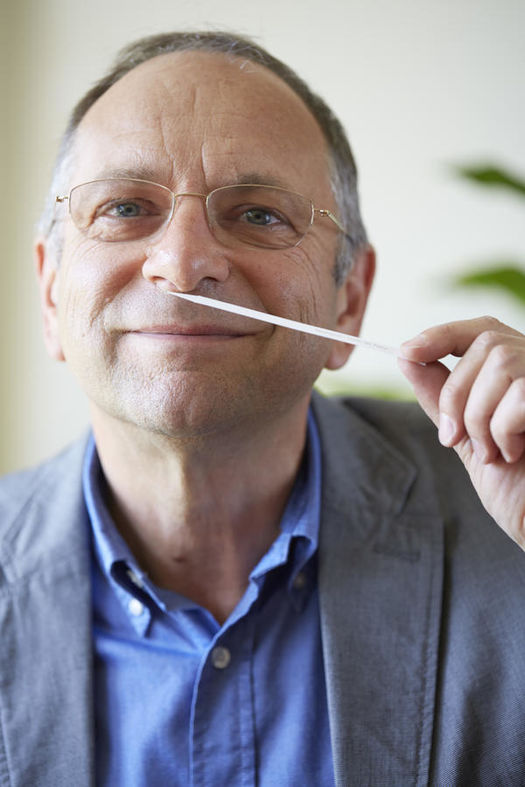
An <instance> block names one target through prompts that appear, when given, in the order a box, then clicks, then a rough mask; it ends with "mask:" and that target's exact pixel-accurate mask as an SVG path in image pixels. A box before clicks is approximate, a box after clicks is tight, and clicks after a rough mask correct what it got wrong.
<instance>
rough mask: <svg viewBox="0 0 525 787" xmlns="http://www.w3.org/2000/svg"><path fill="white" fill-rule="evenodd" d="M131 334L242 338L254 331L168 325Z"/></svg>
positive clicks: (220, 326) (142, 329) (205, 326)
mask: <svg viewBox="0 0 525 787" xmlns="http://www.w3.org/2000/svg"><path fill="white" fill-rule="evenodd" d="M131 333H160V334H173V335H174V336H244V335H246V334H251V333H255V331H253V330H251V331H248V330H245V329H239V328H234V327H232V326H227V325H210V324H199V325H178V324H173V323H170V324H161V325H148V326H141V327H140V328H136V329H134V330H133V331H131Z"/></svg>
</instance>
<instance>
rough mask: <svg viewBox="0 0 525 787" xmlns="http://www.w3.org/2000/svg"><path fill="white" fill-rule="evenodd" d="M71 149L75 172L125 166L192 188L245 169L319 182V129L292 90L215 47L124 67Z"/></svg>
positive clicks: (323, 169) (322, 151)
mask: <svg viewBox="0 0 525 787" xmlns="http://www.w3.org/2000/svg"><path fill="white" fill-rule="evenodd" d="M74 150H75V157H74V158H75V162H76V166H75V177H76V178H77V181H76V182H79V180H78V179H79V178H82V179H88V180H89V179H93V178H97V177H104V176H108V175H111V174H113V173H121V172H130V173H132V174H137V175H138V176H143V177H149V178H151V179H155V180H160V181H161V182H163V183H166V185H170V186H176V187H179V186H181V185H182V184H183V182H185V181H187V182H189V181H191V182H192V188H196V187H197V185H198V184H197V183H196V182H195V181H196V180H199V181H200V185H199V188H200V187H202V186H204V185H206V186H208V187H211V188H213V187H216V186H218V185H223V184H224V183H225V182H233V181H235V180H238V179H239V178H245V177H246V175H248V174H252V173H253V174H254V176H255V175H257V176H258V177H260V178H262V179H266V180H267V182H275V183H276V184H278V185H284V186H287V187H289V188H293V189H295V190H298V191H303V192H304V190H305V189H306V191H307V193H310V192H312V189H313V190H314V191H316V192H317V193H319V191H322V192H323V193H324V192H325V191H326V186H327V184H328V154H327V148H326V143H325V139H324V136H323V134H322V131H321V129H320V127H319V126H318V124H317V121H316V120H315V118H314V117H313V115H312V114H311V113H310V111H309V110H308V109H307V107H306V105H305V104H304V103H303V101H302V100H301V99H300V98H299V96H297V95H296V94H295V93H294V92H293V91H292V90H291V88H289V87H288V86H287V85H286V84H285V83H284V82H283V81H282V80H281V79H279V77H277V76H276V75H275V74H273V73H272V72H270V71H269V70H268V69H266V68H264V67H262V66H258V65H257V64H254V63H251V62H247V61H244V60H241V59H240V58H237V57H235V58H230V57H227V56H225V55H222V54H216V53H204V52H183V53H173V54H168V55H162V56H159V57H156V58H153V59H152V60H149V61H147V62H146V63H143V64H142V65H140V66H138V67H137V68H135V69H133V70H132V71H130V72H129V73H128V74H126V75H125V76H124V77H123V78H122V79H121V80H119V81H118V82H116V83H115V84H114V85H113V86H112V87H111V88H110V89H109V90H108V91H106V93H104V94H103V95H102V96H101V98H99V99H98V101H96V102H95V104H94V105H93V106H92V107H91V108H90V109H89V110H88V112H87V113H86V115H85V117H84V118H83V120H82V121H81V123H80V126H79V129H78V132H77V137H76V141H75V148H74ZM312 196H313V193H312Z"/></svg>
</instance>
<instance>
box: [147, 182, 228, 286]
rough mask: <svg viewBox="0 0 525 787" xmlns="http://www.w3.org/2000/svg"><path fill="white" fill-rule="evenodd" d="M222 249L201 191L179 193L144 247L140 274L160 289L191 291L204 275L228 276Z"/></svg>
mask: <svg viewBox="0 0 525 787" xmlns="http://www.w3.org/2000/svg"><path fill="white" fill-rule="evenodd" d="M181 197H182V198H181ZM225 251H226V250H225V249H224V248H223V247H222V246H221V244H220V243H219V242H218V241H217V240H216V239H215V238H214V236H213V235H212V233H211V230H210V228H209V226H208V222H207V220H206V207H205V204H204V199H203V197H202V195H200V194H184V195H179V196H178V197H177V199H176V201H175V208H174V210H173V215H172V217H171V219H170V221H169V222H168V224H167V226H166V227H165V228H164V231H163V232H162V234H161V235H160V236H159V237H156V238H152V239H151V240H150V243H149V244H148V246H147V247H146V259H145V261H144V263H143V266H142V275H143V276H144V278H145V279H147V281H150V282H152V283H153V284H156V285H157V286H158V287H161V288H162V289H165V290H173V289H175V290H177V291H179V292H191V291H193V290H195V289H197V287H198V285H199V284H200V283H201V282H202V281H203V280H205V279H210V280H213V281H216V282H224V281H225V280H226V279H227V278H228V276H229V273H230V263H229V260H228V259H227V257H226V256H225Z"/></svg>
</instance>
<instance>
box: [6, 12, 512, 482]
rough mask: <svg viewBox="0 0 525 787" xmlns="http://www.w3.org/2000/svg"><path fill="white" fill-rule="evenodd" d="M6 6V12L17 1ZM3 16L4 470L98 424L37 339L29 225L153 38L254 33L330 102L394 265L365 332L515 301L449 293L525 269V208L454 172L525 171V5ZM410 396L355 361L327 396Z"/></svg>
mask: <svg viewBox="0 0 525 787" xmlns="http://www.w3.org/2000/svg"><path fill="white" fill-rule="evenodd" d="M6 5H7V4H6ZM9 6H10V7H4V8H3V10H2V18H1V19H0V22H1V24H2V30H3V33H4V37H5V40H4V41H3V42H2V46H1V47H0V48H1V54H2V58H3V62H2V63H1V64H0V65H2V66H3V68H2V74H3V77H2V80H3V82H4V85H3V86H4V88H5V92H4V97H3V102H2V104H3V106H4V107H6V112H5V113H4V123H3V128H2V133H3V135H4V137H5V140H4V144H3V145H2V151H3V159H4V160H3V165H4V166H3V173H4V177H3V189H2V191H3V197H2V199H3V203H2V208H3V209H2V211H1V213H2V219H3V225H2V233H1V237H2V243H3V245H4V247H3V249H2V262H1V266H0V271H1V273H0V275H1V277H2V278H1V286H0V298H1V304H0V306H1V308H0V320H1V323H0V329H1V331H2V338H3V341H2V343H1V357H0V361H1V364H2V369H3V378H2V389H1V392H0V404H1V408H0V415H1V419H2V422H1V431H2V440H1V451H0V469H1V470H2V471H4V470H8V469H12V468H16V467H20V466H22V465H25V464H27V463H31V462H34V461H37V460H38V459H40V458H42V457H44V456H46V455H47V454H49V453H51V452H53V451H55V450H56V449H58V448H59V447H60V446H61V445H63V444H64V443H65V442H66V441H68V440H69V439H70V438H71V437H73V436H75V435H76V434H78V433H80V432H81V431H82V430H83V429H84V427H85V424H86V423H87V414H86V408H85V404H84V402H83V398H82V395H81V394H80V393H78V391H77V389H76V386H75V383H74V382H73V381H72V380H71V379H70V377H69V374H68V372H67V369H65V368H64V367H63V366H62V365H57V364H54V363H53V362H51V361H50V360H48V359H47V358H46V356H45V353H44V349H43V345H42V341H41V338H40V326H39V317H38V301H37V296H36V288H35V286H34V283H33V272H32V263H31V236H32V227H33V224H34V222H35V220H36V218H37V216H38V212H39V209H40V205H41V202H42V199H43V196H44V193H45V190H46V187H47V181H48V177H49V174H50V171H51V167H52V162H53V158H54V155H55V152H56V146H57V142H58V139H59V136H60V134H61V131H62V129H63V126H64V124H65V121H66V118H67V115H68V112H69V110H70V108H71V106H72V105H73V103H74V102H75V101H76V99H77V98H78V97H79V96H80V94H81V93H83V92H84V91H85V90H86V89H87V88H88V86H89V85H90V84H91V83H92V82H93V81H94V80H95V79H97V78H98V77H99V76H100V75H101V73H102V72H103V71H104V70H105V69H106V67H107V66H108V64H109V62H110V60H111V59H112V58H113V56H114V53H115V51H116V50H117V49H118V48H119V47H120V46H121V45H123V44H125V43H128V42H129V41H130V40H132V39H134V38H137V37H140V36H142V35H146V34H150V33H155V32H160V31H167V30H172V29H180V28H184V29H188V28H197V27H199V28H206V29H208V28H212V27H217V26H218V27H226V28H232V29H235V30H237V31H239V32H240V33H245V34H248V35H251V36H255V37H256V38H258V39H259V41H260V42H261V43H262V44H263V45H264V46H266V47H267V48H268V49H269V50H270V51H271V52H272V53H274V54H275V55H277V56H278V57H281V58H283V59H284V60H286V61H287V62H288V63H289V64H290V65H291V66H292V67H294V68H295V69H296V70H297V71H298V72H299V73H300V74H301V75H302V76H303V77H305V78H306V80H307V81H308V82H309V83H310V84H311V85H312V86H313V87H314V88H315V89H316V90H317V91H318V92H320V93H321V94H322V95H323V96H324V98H325V99H327V101H328V102H329V103H330V104H331V105H332V106H333V108H334V109H335V111H336V112H337V113H338V114H339V116H340V117H341V119H342V120H343V122H344V124H345V126H346V127H347V129H348V132H349V135H350V139H351V141H352V144H353V147H354V150H355V153H356V156H357V159H358V163H359V166H360V172H361V194H362V201H363V210H364V214H365V219H366V223H367V226H368V228H369V232H370V235H371V237H372V239H373V241H374V243H375V245H376V247H377V249H378V252H379V263H380V267H379V277H378V281H377V285H376V287H375V290H374V292H373V295H372V298H371V301H370V307H369V313H368V317H367V320H366V323H365V327H364V335H366V336H368V337H370V338H374V339H376V340H378V341H383V342H385V343H386V342H388V343H391V344H395V343H398V342H400V341H401V340H402V339H404V338H407V337H408V336H410V335H412V334H414V333H415V332H417V331H419V330H420V329H422V328H423V327H425V326H427V325H429V324H431V323H435V322H442V321H445V320H449V319H455V318H460V317H463V316H466V317H469V316H475V315H476V314H478V313H485V312H493V313H495V314H496V315H497V316H499V317H500V318H502V319H504V320H506V321H510V322H512V323H513V324H515V325H516V327H520V328H522V329H523V328H525V312H523V311H520V310H518V309H517V308H515V307H512V306H511V305H510V304H509V303H508V302H507V301H506V300H505V299H504V298H503V297H495V296H494V295H491V296H490V297H489V296H487V295H480V294H476V295H466V294H464V293H461V294H458V293H451V292H450V291H449V290H448V289H447V286H446V279H447V276H448V275H450V273H451V272H453V271H455V270H460V269H461V268H462V267H464V266H465V265H466V264H467V263H469V262H471V261H478V260H480V259H482V260H483V259H487V260H489V259H490V258H491V257H497V256H500V255H504V256H507V257H520V256H521V259H523V260H525V222H524V215H525V213H524V209H525V206H524V205H523V203H522V204H520V203H519V202H518V201H513V200H511V199H510V198H508V197H507V196H505V195H498V194H487V193H483V192H479V191H478V190H476V189H475V188H472V187H471V186H468V185H466V184H464V183H462V182H459V181H457V180H456V179H455V178H454V177H452V176H451V174H450V169H449V167H450V165H451V164H453V163H455V162H465V161H468V162H470V161H472V162H477V161H479V160H485V159H496V160H497V161H499V162H500V163H502V164H506V165H508V166H511V167H513V168H515V169H517V170H518V171H521V173H522V174H525V146H524V141H523V140H524V138H525V102H524V100H523V99H524V81H525V46H524V38H523V32H524V30H525V3H523V0H429V1H428V2H424V0H419V1H417V0H380V1H379V2H373V0H346V1H343V0H341V1H339V0H323V2H319V0H301V1H300V2H286V0H264V2H262V3H247V2H246V1H245V0H222V2H218V1H217V0H147V2H144V0H90V2H89V3H84V2H80V0H17V2H16V3H10V4H9ZM341 384H351V385H353V386H356V387H358V388H360V387H363V386H368V385H372V386H377V387H383V386H384V387H400V388H401V389H403V385H404V384H403V380H402V378H401V376H400V374H399V372H398V371H397V368H396V365H395V361H393V360H391V359H389V358H388V357H386V356H383V355H376V354H373V353H370V352H366V351H364V350H360V351H357V352H356V354H355V356H354V358H353V359H352V360H351V361H350V363H349V364H348V365H347V367H346V369H345V370H344V371H343V372H342V373H339V376H337V377H336V378H335V383H334V378H333V377H330V379H329V380H327V379H326V378H323V385H324V386H325V387H333V386H334V385H335V386H336V387H337V386H339V385H341Z"/></svg>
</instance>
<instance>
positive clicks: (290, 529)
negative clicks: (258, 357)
mask: <svg viewBox="0 0 525 787" xmlns="http://www.w3.org/2000/svg"><path fill="white" fill-rule="evenodd" d="M83 483H84V496H85V500H86V504H87V508H88V512H89V516H90V520H91V525H92V531H93V553H94V557H93V593H94V648H95V721H96V758H97V785H98V787H104V786H105V785H108V786H109V785H111V787H119V786H120V785H122V787H124V786H125V787H135V786H136V787H138V786H139V785H140V786H141V787H146V786H147V787H166V785H170V786H171V785H181V786H183V787H188V786H189V785H191V786H192V787H201V785H207V786H208V787H211V786H213V787H216V786H220V787H222V785H228V787H241V785H242V786H244V785H249V786H250V787H252V785H260V786H261V787H267V786H268V785H279V786H282V785H298V784H300V785H316V787H318V786H319V785H323V787H324V785H333V784H334V776H333V766H332V754H331V747H330V734H329V727H328V710H327V700H326V688H325V680H324V667H323V657H322V650H321V636H320V628H319V607H318V593H317V582H316V563H317V560H316V558H317V542H318V530H319V519H320V488H321V460H320V448H319V437H318V434H317V429H316V426H315V423H314V420H313V417H312V416H311V415H310V417H309V423H308V448H307V451H306V456H305V462H304V463H303V467H302V470H301V472H300V474H299V476H298V479H297V481H296V483H295V486H294V489H293V491H292V494H291V497H290V499H289V501H288V504H287V507H286V510H285V512H284V515H283V517H282V521H281V532H280V534H279V536H278V537H277V539H276V540H275V541H274V543H273V544H272V546H271V547H270V549H269V550H268V552H267V553H266V554H265V555H264V556H263V557H262V558H261V560H260V561H259V563H258V564H257V565H256V566H255V568H254V569H253V571H252V573H251V575H250V581H249V585H248V587H247V589H246V591H245V593H244V595H243V597H242V599H241V600H240V602H239V603H238V605H237V607H236V608H235V609H234V611H233V612H232V613H231V615H230V616H229V617H228V619H227V620H226V621H225V623H224V624H223V625H222V626H221V625H219V624H218V623H217V621H216V620H215V619H214V618H213V616H212V615H211V614H210V613H209V612H208V611H207V610H205V609H203V608H202V607H199V606H198V605H197V604H195V603H194V602H192V601H190V600H189V599H187V598H184V597H183V596H181V595H179V594H177V593H174V592H171V591H166V590H163V589H160V588H158V587H156V586H155V585H154V584H153V583H152V582H151V581H150V580H149V579H148V577H147V576H146V575H145V574H144V572H143V571H142V570H141V569H140V566H139V564H138V563H137V560H136V559H135V557H134V556H133V555H132V554H131V552H130V550H129V548H128V547H127V545H126V543H125V542H124V540H123V539H122V537H121V536H120V534H119V533H118V531H117V529H116V528H115V526H114V524H113V522H112V520H111V518H110V516H109V514H108V511H107V509H106V506H105V504H104V500H103V491H102V489H103V483H104V481H103V478H102V473H101V469H100V464H99V461H98V457H97V453H96V448H95V445H94V442H93V441H91V443H90V446H89V449H88V452H87V454H86V460H85V465H84V477H83Z"/></svg>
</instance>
